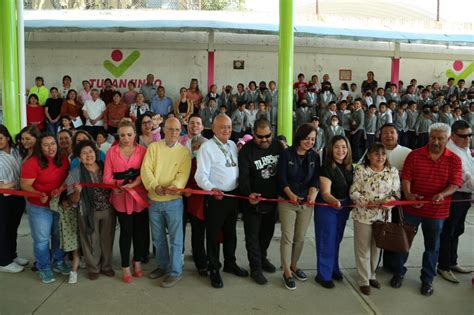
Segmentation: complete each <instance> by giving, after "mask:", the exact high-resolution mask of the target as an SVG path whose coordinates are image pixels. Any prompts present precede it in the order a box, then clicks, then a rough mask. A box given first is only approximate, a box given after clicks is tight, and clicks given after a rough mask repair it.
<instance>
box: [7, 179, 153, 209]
mask: <svg viewBox="0 0 474 315" xmlns="http://www.w3.org/2000/svg"><path fill="white" fill-rule="evenodd" d="M79 184H80V185H81V186H82V187H96V188H103V189H120V188H121V189H124V188H122V187H120V186H117V185H114V184H104V183H100V184H99V183H79ZM72 186H73V185H64V186H61V187H60V188H58V189H55V190H53V191H52V192H51V197H56V196H59V195H60V194H61V193H62V192H63V191H65V190H66V189H68V188H69V187H72ZM124 190H125V191H126V192H127V193H129V194H130V195H131V196H132V197H133V199H134V200H135V201H136V202H137V203H138V204H139V205H140V206H142V207H143V208H148V207H149V204H148V202H147V201H146V200H145V199H143V198H142V196H140V194H138V193H137V191H136V190H135V189H133V188H125V189H124ZM0 194H5V195H11V196H21V197H27V198H42V197H44V194H42V193H35V192H29V191H23V190H17V189H0Z"/></svg>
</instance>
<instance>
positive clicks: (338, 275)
mask: <svg viewBox="0 0 474 315" xmlns="http://www.w3.org/2000/svg"><path fill="white" fill-rule="evenodd" d="M332 279H333V280H336V281H342V279H344V276H343V275H342V273H333V274H332Z"/></svg>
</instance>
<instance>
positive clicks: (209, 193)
mask: <svg viewBox="0 0 474 315" xmlns="http://www.w3.org/2000/svg"><path fill="white" fill-rule="evenodd" d="M80 185H81V186H82V187H97V188H103V189H120V188H122V187H120V186H117V185H114V184H103V183H101V184H99V183H80ZM70 186H72V185H69V186H62V187H61V188H60V189H59V190H55V191H53V193H52V195H55V196H57V195H58V194H60V193H61V192H63V191H64V190H66V189H67V188H68V187H70ZM122 189H123V188H122ZM125 191H126V192H127V193H129V194H130V195H131V196H132V197H133V199H134V200H135V201H136V202H137V203H138V204H139V205H140V206H142V207H144V208H148V207H149V204H148V202H147V201H146V200H144V199H143V198H142V196H140V195H139V194H138V193H137V192H136V190H135V189H133V188H125ZM174 191H177V192H181V193H189V194H193V195H206V196H218V195H221V196H225V197H229V198H237V199H244V200H249V201H250V200H255V201H267V202H286V203H292V204H298V205H306V206H329V207H335V205H333V204H329V203H324V202H300V203H295V202H293V201H291V200H287V199H274V198H264V197H257V198H250V197H248V196H240V195H234V194H226V193H224V194H220V193H218V192H215V191H210V190H201V189H191V188H183V189H174ZM0 194H6V195H13V196H22V197H31V198H41V197H43V196H44V195H43V194H40V193H34V192H28V191H22V190H16V189H0ZM466 201H469V202H470V203H474V200H471V199H463V200H450V201H448V200H443V201H441V202H439V203H434V202H433V201H432V200H414V201H411V200H393V201H388V202H385V203H382V204H380V205H377V207H393V206H414V205H425V204H435V205H440V204H449V203H454V202H466ZM347 207H349V208H356V207H357V206H356V205H348V206H347Z"/></svg>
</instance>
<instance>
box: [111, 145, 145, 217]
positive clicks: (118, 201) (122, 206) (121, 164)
mask: <svg viewBox="0 0 474 315" xmlns="http://www.w3.org/2000/svg"><path fill="white" fill-rule="evenodd" d="M145 152H146V148H145V147H144V146H142V145H139V144H137V145H136V146H135V151H134V152H133V154H132V156H130V157H129V158H127V157H126V156H124V155H122V153H121V152H120V146H119V145H114V146H112V147H111V148H110V149H109V151H107V155H106V157H105V167H104V183H105V184H115V185H119V186H120V185H122V183H123V180H116V179H114V175H113V174H114V173H115V172H124V171H128V170H129V169H130V168H133V169H140V168H141V166H142V161H143V157H144V156H145ZM134 190H135V191H136V192H137V193H138V194H139V195H140V196H141V197H142V198H143V199H144V200H147V198H148V197H147V196H148V193H147V191H146V189H145V187H144V186H143V184H140V185H139V186H137V187H135V188H134ZM110 202H111V203H112V205H113V206H114V208H115V210H117V211H118V212H126V213H127V214H132V213H133V212H141V211H142V210H143V207H142V206H140V205H139V203H138V202H136V201H135V199H133V197H132V195H130V194H129V193H128V192H126V191H123V192H121V193H115V192H114V191H112V194H111V195H110Z"/></svg>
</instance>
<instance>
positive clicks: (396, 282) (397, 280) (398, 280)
mask: <svg viewBox="0 0 474 315" xmlns="http://www.w3.org/2000/svg"><path fill="white" fill-rule="evenodd" d="M402 283H403V277H402V276H399V275H395V276H393V277H392V279H391V280H390V286H391V287H392V288H394V289H398V288H400V287H401V286H402Z"/></svg>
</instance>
